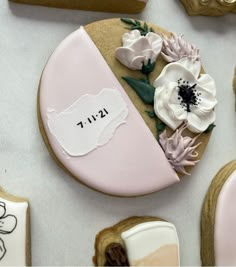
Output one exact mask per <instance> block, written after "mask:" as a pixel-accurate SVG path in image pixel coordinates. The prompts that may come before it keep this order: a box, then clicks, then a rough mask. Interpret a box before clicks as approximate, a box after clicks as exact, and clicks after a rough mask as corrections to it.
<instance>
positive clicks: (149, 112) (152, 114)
mask: <svg viewBox="0 0 236 267" xmlns="http://www.w3.org/2000/svg"><path fill="white" fill-rule="evenodd" d="M146 112H147V114H148V116H149V117H150V118H151V119H154V118H156V114H155V112H154V111H150V110H146Z"/></svg>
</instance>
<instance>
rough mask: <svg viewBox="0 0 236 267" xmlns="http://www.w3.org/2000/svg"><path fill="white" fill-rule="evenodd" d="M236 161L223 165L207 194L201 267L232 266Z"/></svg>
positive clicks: (204, 206) (203, 214)
mask: <svg viewBox="0 0 236 267" xmlns="http://www.w3.org/2000/svg"><path fill="white" fill-rule="evenodd" d="M235 192H236V161H232V162H230V163H228V164H227V165H225V166H224V167H223V168H222V169H221V170H220V171H219V172H218V173H217V175H216V176H215V178H214V179H213V181H212V183H211V185H210V187H209V190H208V192H207V195H206V198H205V201H204V205H203V209H202V220H201V258H202V264H203V266H235V265H236V256H235V245H236V238H235V236H236V230H235V224H236V216H235V208H234V203H235V201H236V194H235Z"/></svg>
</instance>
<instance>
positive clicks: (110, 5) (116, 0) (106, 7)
mask: <svg viewBox="0 0 236 267" xmlns="http://www.w3.org/2000/svg"><path fill="white" fill-rule="evenodd" d="M10 1H12V2H16V3H20V4H31V5H42V6H48V7H57V8H66V9H81V10H90V11H102V12H112V13H140V12H141V11H142V10H143V9H144V8H145V6H146V3H145V2H144V1H136V0H129V1H127V0H103V1H96V0H86V1H85V0H67V1H62V0H10Z"/></svg>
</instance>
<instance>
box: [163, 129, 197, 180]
mask: <svg viewBox="0 0 236 267" xmlns="http://www.w3.org/2000/svg"><path fill="white" fill-rule="evenodd" d="M187 127H188V126H187V124H183V125H182V126H181V127H180V128H178V129H177V130H176V131H175V132H174V133H173V134H172V135H171V136H170V137H168V135H167V131H166V130H165V131H164V132H163V133H162V134H161V135H160V139H159V142H160V144H161V146H162V148H163V150H164V152H165V155H166V157H167V159H168V160H169V162H170V164H171V166H172V167H173V169H174V170H175V171H176V172H178V173H181V174H186V175H190V173H188V172H187V171H186V170H185V167H188V166H195V165H196V164H197V163H198V162H199V160H197V158H198V152H197V151H196V149H197V148H198V147H199V146H200V145H201V142H199V143H198V144H195V142H196V140H197V138H198V137H199V136H200V135H196V136H195V137H194V138H192V137H189V136H183V132H184V130H185V129H186V128H187Z"/></svg>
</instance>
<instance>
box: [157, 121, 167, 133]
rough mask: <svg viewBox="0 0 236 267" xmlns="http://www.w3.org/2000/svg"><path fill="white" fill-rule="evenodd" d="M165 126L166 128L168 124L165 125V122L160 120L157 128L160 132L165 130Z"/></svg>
mask: <svg viewBox="0 0 236 267" xmlns="http://www.w3.org/2000/svg"><path fill="white" fill-rule="evenodd" d="M165 128H166V125H165V123H164V122H162V121H159V122H158V123H157V130H158V132H159V133H161V132H163V131H164V130H165Z"/></svg>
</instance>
